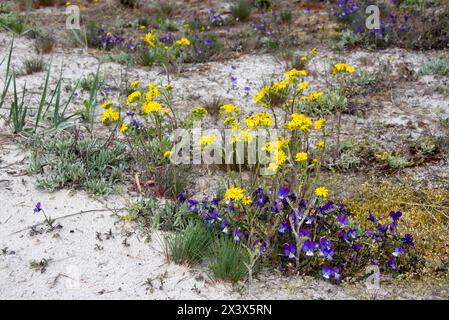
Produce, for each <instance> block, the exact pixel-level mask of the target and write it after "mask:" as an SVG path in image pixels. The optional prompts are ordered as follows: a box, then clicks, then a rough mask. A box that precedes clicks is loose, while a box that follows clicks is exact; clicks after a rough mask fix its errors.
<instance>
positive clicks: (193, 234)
mask: <svg viewBox="0 0 449 320" xmlns="http://www.w3.org/2000/svg"><path fill="white" fill-rule="evenodd" d="M165 241H166V246H167V248H168V252H169V255H170V258H171V260H172V261H173V262H175V263H178V264H187V265H195V264H198V263H200V262H202V261H203V259H204V258H205V257H206V255H207V254H208V250H209V246H210V245H211V244H212V241H213V234H212V232H211V230H210V229H207V228H206V227H205V226H204V224H202V223H191V224H189V225H188V226H187V228H186V229H184V230H182V231H181V232H179V233H177V234H175V235H174V236H173V235H169V236H167V237H166V238H165Z"/></svg>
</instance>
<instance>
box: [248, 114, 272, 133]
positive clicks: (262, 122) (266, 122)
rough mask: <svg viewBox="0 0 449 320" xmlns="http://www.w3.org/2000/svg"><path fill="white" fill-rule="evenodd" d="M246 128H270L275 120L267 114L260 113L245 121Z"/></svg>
mask: <svg viewBox="0 0 449 320" xmlns="http://www.w3.org/2000/svg"><path fill="white" fill-rule="evenodd" d="M243 121H244V122H245V124H246V126H247V127H248V128H250V129H256V128H257V127H268V126H271V125H272V124H273V118H271V116H270V115H269V114H268V113H266V112H259V113H256V114H254V115H252V116H249V117H248V118H245V119H243Z"/></svg>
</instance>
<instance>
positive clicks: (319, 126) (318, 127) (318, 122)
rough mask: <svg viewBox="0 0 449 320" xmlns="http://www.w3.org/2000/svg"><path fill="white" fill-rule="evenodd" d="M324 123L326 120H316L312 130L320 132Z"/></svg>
mask: <svg viewBox="0 0 449 320" xmlns="http://www.w3.org/2000/svg"><path fill="white" fill-rule="evenodd" d="M325 123H326V119H324V118H319V119H318V120H316V121H315V123H314V124H313V128H314V129H315V130H321V129H323V128H324V125H325Z"/></svg>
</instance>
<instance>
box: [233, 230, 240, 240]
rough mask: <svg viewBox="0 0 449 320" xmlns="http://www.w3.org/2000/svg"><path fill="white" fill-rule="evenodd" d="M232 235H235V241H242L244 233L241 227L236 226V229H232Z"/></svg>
mask: <svg viewBox="0 0 449 320" xmlns="http://www.w3.org/2000/svg"><path fill="white" fill-rule="evenodd" d="M232 236H233V237H234V241H240V238H241V237H242V233H241V232H240V231H239V228H237V227H234V229H233V230H232Z"/></svg>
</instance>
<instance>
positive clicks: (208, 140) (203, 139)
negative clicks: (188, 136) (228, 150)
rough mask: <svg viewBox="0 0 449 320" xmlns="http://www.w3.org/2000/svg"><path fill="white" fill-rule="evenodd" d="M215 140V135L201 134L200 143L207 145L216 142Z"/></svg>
mask: <svg viewBox="0 0 449 320" xmlns="http://www.w3.org/2000/svg"><path fill="white" fill-rule="evenodd" d="M214 141H215V136H201V137H200V140H199V143H200V146H202V147H203V146H207V145H210V144H212V143H214Z"/></svg>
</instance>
